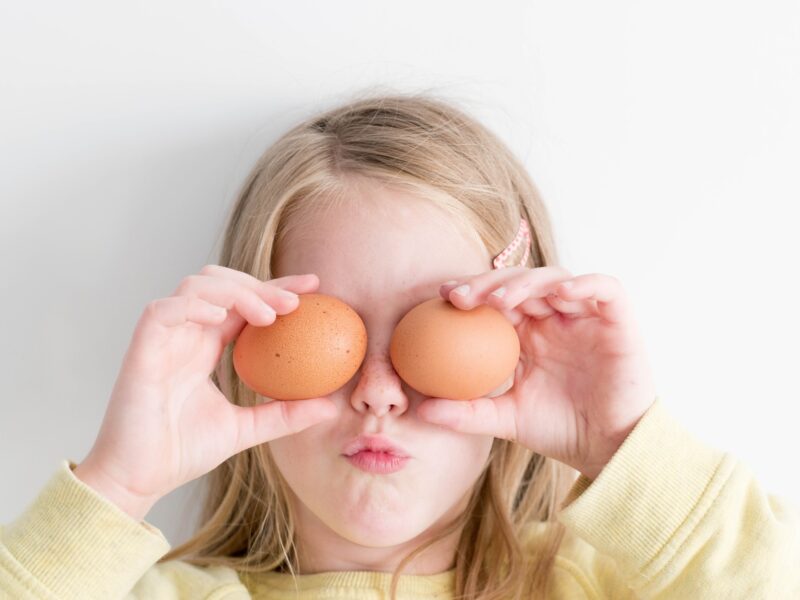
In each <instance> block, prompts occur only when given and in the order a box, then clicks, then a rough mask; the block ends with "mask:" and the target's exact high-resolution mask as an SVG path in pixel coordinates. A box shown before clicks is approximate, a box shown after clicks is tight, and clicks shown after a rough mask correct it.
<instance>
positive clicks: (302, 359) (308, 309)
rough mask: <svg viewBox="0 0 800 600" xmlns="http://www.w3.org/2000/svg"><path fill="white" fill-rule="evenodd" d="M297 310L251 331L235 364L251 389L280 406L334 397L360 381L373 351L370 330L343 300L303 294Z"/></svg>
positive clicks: (243, 339)
mask: <svg viewBox="0 0 800 600" xmlns="http://www.w3.org/2000/svg"><path fill="white" fill-rule="evenodd" d="M299 300H300V302H299V304H298V306H297V308H296V309H295V310H293V311H292V312H290V313H288V314H285V315H278V316H277V317H276V319H275V322H274V323H272V324H270V325H266V326H264V327H259V326H256V325H253V324H251V323H248V324H247V325H245V327H244V329H243V330H242V332H241V333H240V334H239V337H238V338H237V339H236V344H235V346H234V349H233V364H234V369H235V370H236V373H237V374H238V376H239V378H240V379H241V380H242V381H243V382H244V383H245V385H247V386H248V387H249V388H250V389H252V390H253V391H255V392H256V393H258V394H261V395H262V396H266V397H268V398H272V399H275V400H303V399H307V398H317V397H320V396H325V395H328V394H330V393H332V392H334V391H335V390H337V389H339V388H340V387H342V386H343V385H344V384H345V383H347V381H349V380H350V378H351V377H352V376H353V375H355V373H356V371H358V368H359V367H360V366H361V363H362V361H363V360H364V356H365V355H366V351H367V329H366V327H365V325H364V322H363V321H362V320H361V317H359V316H358V313H356V312H355V311H354V310H353V309H352V308H351V307H350V306H348V305H347V304H346V303H345V302H343V301H342V300H339V299H338V298H336V297H334V296H329V295H327V294H299Z"/></svg>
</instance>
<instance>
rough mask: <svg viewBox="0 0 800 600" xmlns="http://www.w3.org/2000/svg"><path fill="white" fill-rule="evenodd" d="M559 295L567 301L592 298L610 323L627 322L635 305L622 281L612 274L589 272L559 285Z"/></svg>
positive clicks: (600, 312) (599, 311) (601, 314)
mask: <svg viewBox="0 0 800 600" xmlns="http://www.w3.org/2000/svg"><path fill="white" fill-rule="evenodd" d="M557 291H558V296H559V297H560V298H561V299H563V300H565V301H575V300H579V299H584V298H592V299H593V300H594V301H595V305H596V310H597V314H598V315H599V316H600V317H602V318H603V319H605V320H606V321H608V322H609V323H615V324H619V323H627V322H628V321H630V319H631V315H632V313H633V307H632V305H631V302H630V299H629V298H628V295H627V294H626V293H625V290H624V288H623V286H622V283H621V282H620V281H619V280H618V279H617V278H616V277H612V276H611V275H605V274H602V273H587V274H585V275H578V276H577V277H574V278H573V279H571V280H570V281H569V282H566V285H565V283H564V282H562V283H561V284H560V285H559V286H558V289H557Z"/></svg>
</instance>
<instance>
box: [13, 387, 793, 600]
mask: <svg viewBox="0 0 800 600" xmlns="http://www.w3.org/2000/svg"><path fill="white" fill-rule="evenodd" d="M70 466H74V465H73V464H72V463H70V462H69V461H67V460H63V461H61V463H60V465H59V468H58V469H57V470H56V472H55V473H54V475H53V477H52V478H51V480H50V481H49V482H48V483H47V484H46V485H45V486H44V488H43V489H42V490H41V491H40V492H39V494H38V496H37V497H36V498H35V499H34V500H33V501H32V503H31V504H30V505H29V506H28V508H27V509H26V510H25V511H24V512H23V513H22V515H20V516H19V517H18V518H17V519H16V520H14V521H12V522H11V523H9V524H8V525H7V526H6V527H5V528H0V598H14V599H22V598H31V599H44V598H47V599H56V598H57V599H71V598H76V599H77V598H80V599H87V600H92V599H95V598H97V599H101V598H102V599H103V600H109V599H114V598H127V599H128V600H134V599H135V600H139V599H141V600H144V599H162V598H163V599H167V598H169V599H192V600H194V599H205V600H245V599H247V598H258V599H262V600H267V599H272V598H297V599H298V600H299V599H306V600H314V599H321V598H341V599H344V598H348V599H353V600H386V599H387V598H388V597H389V596H388V591H389V586H390V582H391V573H378V572H368V571H343V572H326V573H316V574H308V575H300V576H298V577H297V579H296V580H295V579H294V578H293V577H292V576H291V574H288V573H265V574H258V575H252V574H244V573H243V574H237V573H236V572H235V571H233V570H232V569H229V568H226V567H211V568H201V567H196V566H194V565H191V564H189V563H186V562H184V561H179V560H173V561H168V562H164V563H160V564H156V561H157V560H158V559H159V558H160V557H161V556H163V555H164V554H165V553H166V552H167V551H168V550H169V548H170V545H169V543H168V542H167V540H166V539H165V538H164V536H163V535H162V533H161V532H160V531H159V530H158V529H157V528H155V527H154V526H152V525H151V524H149V523H147V522H145V521H142V522H137V521H136V520H134V519H132V518H131V517H130V516H129V515H128V514H127V513H125V512H123V511H122V510H120V509H119V508H117V507H116V506H115V505H114V504H112V503H111V502H110V501H108V500H106V499H105V498H103V497H102V496H100V495H99V494H98V493H96V492H95V491H94V490H93V489H92V488H90V487H89V486H87V485H86V484H84V483H83V482H82V481H80V480H79V479H77V478H76V477H75V476H74V474H73V473H72V471H71V469H70ZM562 506H563V509H562V511H561V512H560V513H559V516H558V518H559V520H560V521H561V522H562V523H563V524H564V525H565V526H566V527H567V535H566V536H565V538H564V542H563V544H562V546H561V549H560V551H559V555H558V556H557V557H556V561H555V566H554V571H553V585H552V588H551V597H552V598H554V599H563V600H579V599H584V598H585V599H589V598H592V599H599V598H609V599H613V600H633V599H634V598H655V599H675V600H678V599H680V600H684V599H701V600H709V599H711V600H714V599H723V598H724V599H738V598H747V599H748V600H752V599H765V600H776V599H777V600H781V599H786V600H789V599H792V600H798V599H800V510H798V508H797V506H795V505H792V504H790V503H789V502H788V501H787V500H784V499H781V498H779V497H775V496H772V495H768V494H766V493H765V492H764V491H763V490H762V489H761V488H760V486H759V484H758V482H757V481H756V479H755V477H754V476H753V474H752V473H751V471H750V470H749V469H748V468H747V467H746V466H745V465H744V464H743V463H741V462H739V461H737V460H736V459H735V458H734V457H733V456H731V455H730V454H727V453H724V452H721V451H719V450H716V449H714V448H711V447H709V446H706V445H705V444H703V443H702V442H700V441H699V440H697V439H696V438H695V437H694V436H692V435H691V434H690V433H689V432H688V431H686V430H685V429H684V428H683V427H682V426H681V425H680V423H678V422H677V421H676V420H675V419H674V418H673V417H672V416H671V415H670V414H669V413H668V412H667V410H666V407H665V406H664V404H663V403H662V401H661V400H660V399H656V401H655V402H654V404H653V405H652V406H651V407H650V409H649V410H648V411H647V412H646V413H645V415H644V416H643V417H642V419H641V420H640V421H639V422H638V423H637V425H636V427H635V428H634V429H633V431H632V432H631V433H630V435H629V436H628V437H627V439H626V440H625V441H624V442H623V444H622V446H621V447H620V448H619V450H618V451H617V453H616V454H615V455H614V456H613V457H612V459H611V461H610V462H609V463H608V464H607V465H606V466H605V468H604V469H603V470H602V471H601V472H600V474H599V475H598V477H597V478H596V479H595V480H594V481H590V480H588V479H587V478H586V477H583V476H581V477H579V478H578V479H577V480H576V481H575V483H574V485H573V486H572V489H571V490H570V493H569V495H568V496H567V498H566V500H565V501H564V502H563V504H562ZM548 527H550V525H548V524H546V523H533V524H531V528H530V530H529V531H530V536H531V537H530V538H528V539H527V541H528V542H529V543H530V544H531V547H533V546H534V545H536V544H538V541H539V540H540V539H541V538H540V537H537V536H541V535H544V534H545V532H546V531H547V529H548ZM454 578H455V573H454V571H447V572H445V573H439V574H437V575H417V576H415V575H403V576H402V577H401V578H400V582H399V588H398V590H399V594H398V597H399V598H400V599H402V600H411V599H415V600H416V599H421V598H451V597H452V595H453V583H454ZM295 585H296V586H297V587H295ZM296 590H297V594H295V591H296Z"/></svg>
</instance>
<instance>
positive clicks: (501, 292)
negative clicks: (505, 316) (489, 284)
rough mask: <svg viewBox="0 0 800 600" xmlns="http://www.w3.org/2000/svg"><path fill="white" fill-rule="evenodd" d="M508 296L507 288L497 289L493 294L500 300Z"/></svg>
mask: <svg viewBox="0 0 800 600" xmlns="http://www.w3.org/2000/svg"><path fill="white" fill-rule="evenodd" d="M505 295H506V288H505V286H503V287H499V288H497V289H496V290H495V291H493V292H492V296H497V297H498V298H502V297H503V296H505Z"/></svg>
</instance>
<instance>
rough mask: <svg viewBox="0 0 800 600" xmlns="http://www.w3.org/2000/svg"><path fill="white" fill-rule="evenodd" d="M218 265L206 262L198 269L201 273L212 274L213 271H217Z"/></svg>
mask: <svg viewBox="0 0 800 600" xmlns="http://www.w3.org/2000/svg"><path fill="white" fill-rule="evenodd" d="M219 269H220V267H219V265H212V264H207V265H205V266H204V267H203V268H202V269H200V274H201V275H214V274H215V273H217V272H219Z"/></svg>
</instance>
